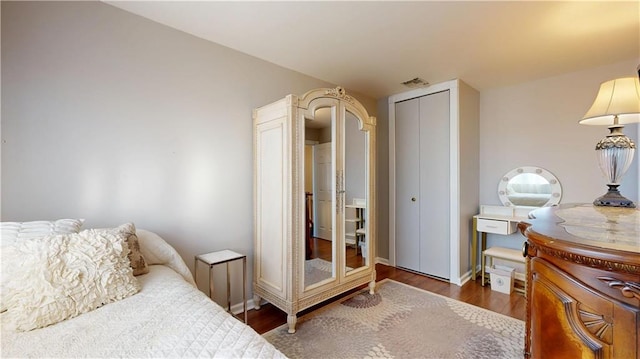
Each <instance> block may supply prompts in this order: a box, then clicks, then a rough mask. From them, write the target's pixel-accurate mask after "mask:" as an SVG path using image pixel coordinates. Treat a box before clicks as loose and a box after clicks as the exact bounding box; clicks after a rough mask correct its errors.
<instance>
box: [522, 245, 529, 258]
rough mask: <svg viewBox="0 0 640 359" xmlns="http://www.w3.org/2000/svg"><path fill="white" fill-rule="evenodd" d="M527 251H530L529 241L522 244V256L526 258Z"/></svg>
mask: <svg viewBox="0 0 640 359" xmlns="http://www.w3.org/2000/svg"><path fill="white" fill-rule="evenodd" d="M527 252H529V242H524V244H523V245H522V256H523V257H525V258H526V257H527Z"/></svg>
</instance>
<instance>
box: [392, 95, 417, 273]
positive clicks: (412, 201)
mask: <svg viewBox="0 0 640 359" xmlns="http://www.w3.org/2000/svg"><path fill="white" fill-rule="evenodd" d="M395 111H396V121H395V132H396V158H395V165H396V265H397V266H399V267H403V268H407V269H410V270H414V271H420V222H419V220H420V217H419V214H420V212H419V209H420V207H419V205H420V203H421V202H422V199H421V198H419V195H420V182H419V181H420V177H419V175H420V171H419V169H420V156H419V155H420V137H419V135H420V131H419V129H420V127H419V119H420V115H419V100H418V99H412V100H407V101H403V102H398V103H396V109H395Z"/></svg>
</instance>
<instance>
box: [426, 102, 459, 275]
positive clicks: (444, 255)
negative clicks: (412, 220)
mask: <svg viewBox="0 0 640 359" xmlns="http://www.w3.org/2000/svg"><path fill="white" fill-rule="evenodd" d="M419 100H420V151H419V152H420V166H419V167H420V199H421V200H420V270H419V271H420V272H422V273H426V274H429V275H433V276H436V277H440V278H446V279H449V261H450V254H449V246H450V229H449V209H450V206H451V201H450V191H449V189H450V182H451V181H450V175H449V173H450V171H449V161H450V143H451V141H450V138H449V122H450V121H449V91H443V92H438V93H435V94H432V95H428V96H423V97H420V99H419Z"/></svg>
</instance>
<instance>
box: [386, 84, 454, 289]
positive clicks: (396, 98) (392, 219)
mask: <svg viewBox="0 0 640 359" xmlns="http://www.w3.org/2000/svg"><path fill="white" fill-rule="evenodd" d="M446 90H449V91H450V92H449V101H450V104H449V115H450V116H451V121H450V124H449V140H450V146H451V147H450V156H451V157H450V161H449V178H450V179H451V186H450V187H449V188H450V190H449V198H450V201H451V206H450V213H449V225H450V228H449V235H450V238H449V241H450V243H449V255H450V260H449V283H452V284H456V285H462V278H461V275H460V216H459V213H460V181H459V177H460V169H459V163H460V153H459V147H460V146H459V141H460V138H459V127H460V126H459V120H460V117H459V106H458V103H459V90H458V80H451V81H447V82H443V83H439V84H435V85H431V86H429V87H426V88H420V89H416V90H411V91H407V92H403V93H400V94H396V95H392V96H389V102H388V103H389V264H390V265H391V266H393V267H395V266H396V164H395V157H396V130H395V125H396V116H395V104H396V102H400V101H405V100H410V99H412V98H416V97H421V96H426V95H430V94H433V93H436V92H441V91H446Z"/></svg>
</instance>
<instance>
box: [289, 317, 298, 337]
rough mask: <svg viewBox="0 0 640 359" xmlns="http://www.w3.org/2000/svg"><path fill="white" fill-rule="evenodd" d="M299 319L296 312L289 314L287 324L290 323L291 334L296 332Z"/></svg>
mask: <svg viewBox="0 0 640 359" xmlns="http://www.w3.org/2000/svg"><path fill="white" fill-rule="evenodd" d="M297 321H298V317H296V315H295V314H289V315H287V324H289V334H293V333H295V332H296V322H297Z"/></svg>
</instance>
